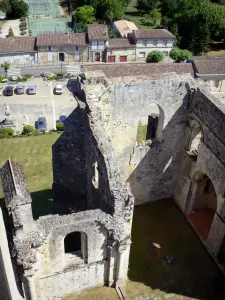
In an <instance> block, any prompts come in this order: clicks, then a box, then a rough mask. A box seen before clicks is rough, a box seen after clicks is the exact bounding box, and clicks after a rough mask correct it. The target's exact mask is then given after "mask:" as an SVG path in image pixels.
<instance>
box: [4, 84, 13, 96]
mask: <svg viewBox="0 0 225 300" xmlns="http://www.w3.org/2000/svg"><path fill="white" fill-rule="evenodd" d="M4 94H5V96H12V95H13V86H11V85H9V86H7V87H6V88H5V91H4Z"/></svg>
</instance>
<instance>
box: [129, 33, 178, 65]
mask: <svg viewBox="0 0 225 300" xmlns="http://www.w3.org/2000/svg"><path fill="white" fill-rule="evenodd" d="M130 38H132V39H133V42H134V43H135V45H136V60H145V59H146V57H147V55H148V53H150V52H151V51H160V52H163V54H164V55H165V56H168V55H169V53H170V51H171V50H172V49H173V44H174V42H175V40H176V38H175V36H174V35H173V34H172V33H170V32H169V31H167V30H166V29H150V30H145V29H139V30H134V31H133V33H132V34H131V35H130Z"/></svg>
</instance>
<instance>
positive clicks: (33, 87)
mask: <svg viewBox="0 0 225 300" xmlns="http://www.w3.org/2000/svg"><path fill="white" fill-rule="evenodd" d="M36 92H37V90H36V85H30V86H29V87H28V94H29V95H35V94H36Z"/></svg>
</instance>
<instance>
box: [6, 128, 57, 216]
mask: <svg viewBox="0 0 225 300" xmlns="http://www.w3.org/2000/svg"><path fill="white" fill-rule="evenodd" d="M59 136H60V135H59V134H58V133H52V134H42V135H39V136H29V137H19V138H10V139H0V148H1V153H0V166H2V165H3V164H4V163H5V162H6V160H7V159H8V158H11V160H12V161H15V162H17V163H19V164H21V165H22V167H23V170H24V173H25V178H26V181H27V183H28V186H29V191H30V193H31V196H32V200H33V201H32V208H33V214H34V217H35V218H37V217H38V216H40V215H45V214H48V213H50V211H51V204H52V195H51V188H52V181H53V177H52V148H51V147H52V144H54V143H55V141H56V140H57V139H58V138H59ZM0 198H3V193H2V189H1V190H0Z"/></svg>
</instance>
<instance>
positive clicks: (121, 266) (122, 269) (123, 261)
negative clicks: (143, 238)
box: [116, 241, 131, 285]
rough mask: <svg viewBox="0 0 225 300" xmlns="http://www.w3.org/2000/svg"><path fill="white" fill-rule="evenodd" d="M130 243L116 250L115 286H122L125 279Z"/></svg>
mask: <svg viewBox="0 0 225 300" xmlns="http://www.w3.org/2000/svg"><path fill="white" fill-rule="evenodd" d="M130 245H131V241H129V242H126V244H122V245H120V246H119V249H118V257H117V276H116V277H117V278H116V284H117V285H122V284H123V282H124V280H126V279H127V271H128V265H129V255H130Z"/></svg>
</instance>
